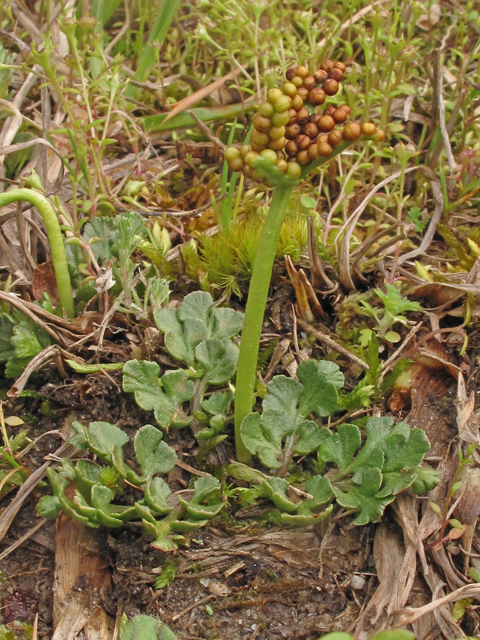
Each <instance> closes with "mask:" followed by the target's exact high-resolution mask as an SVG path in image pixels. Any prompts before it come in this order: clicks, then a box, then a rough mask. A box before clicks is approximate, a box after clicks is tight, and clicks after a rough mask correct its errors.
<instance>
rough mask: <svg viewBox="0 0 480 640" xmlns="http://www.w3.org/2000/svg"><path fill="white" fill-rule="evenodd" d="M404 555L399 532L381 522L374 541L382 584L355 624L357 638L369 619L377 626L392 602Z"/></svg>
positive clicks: (362, 633) (361, 633)
mask: <svg viewBox="0 0 480 640" xmlns="http://www.w3.org/2000/svg"><path fill="white" fill-rule="evenodd" d="M404 555H405V550H404V549H403V544H402V541H401V538H400V536H399V534H398V533H396V532H394V531H393V530H392V528H391V527H389V526H388V525H385V524H380V525H379V526H378V528H377V530H376V532H375V540H374V543H373V556H374V559H375V568H376V571H377V576H378V581H379V583H380V584H379V587H378V588H377V590H376V591H375V594H374V595H373V597H372V599H371V600H370V602H369V603H368V605H367V606H366V607H365V609H364V611H363V613H362V614H361V616H360V617H359V619H358V620H357V622H356V624H355V637H356V638H359V637H363V635H364V631H363V629H364V626H366V625H365V623H366V622H367V620H370V622H371V624H372V625H373V626H375V628H377V625H376V623H377V622H378V620H379V619H380V617H381V616H382V614H383V613H384V611H385V610H386V609H387V607H388V605H389V603H391V602H392V599H393V596H394V593H395V590H396V584H397V580H398V575H399V572H400V570H401V568H402V563H403V560H404ZM382 626H383V625H382Z"/></svg>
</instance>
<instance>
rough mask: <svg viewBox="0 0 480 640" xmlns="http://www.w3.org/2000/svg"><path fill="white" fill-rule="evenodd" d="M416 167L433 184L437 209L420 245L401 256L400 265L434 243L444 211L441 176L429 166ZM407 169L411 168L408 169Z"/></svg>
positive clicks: (398, 263) (422, 252) (419, 254)
mask: <svg viewBox="0 0 480 640" xmlns="http://www.w3.org/2000/svg"><path fill="white" fill-rule="evenodd" d="M416 169H417V171H418V172H419V173H421V174H422V175H423V176H424V177H425V178H427V180H429V181H430V184H431V185H432V195H433V199H434V200H435V209H434V211H433V214H432V217H431V218H430V223H429V225H428V227H427V230H426V232H425V235H424V236H423V239H422V242H421V243H420V246H419V247H418V248H417V249H414V250H413V251H409V252H408V253H406V254H405V255H403V256H400V257H399V258H398V260H397V265H398V266H400V265H402V264H403V263H404V262H406V261H407V260H413V258H416V257H417V256H421V255H423V254H424V253H425V252H426V251H427V249H428V247H429V246H430V244H431V243H432V240H433V236H434V235H435V232H436V230H437V224H438V223H439V222H440V218H441V217H442V213H443V205H444V201H443V193H442V186H441V183H440V179H439V177H438V176H437V174H436V173H434V172H433V171H432V170H431V169H430V168H429V167H425V166H423V165H421V166H419V167H416ZM407 171H409V170H408V169H407ZM407 171H405V173H407Z"/></svg>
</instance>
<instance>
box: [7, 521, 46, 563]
mask: <svg viewBox="0 0 480 640" xmlns="http://www.w3.org/2000/svg"><path fill="white" fill-rule="evenodd" d="M46 522H48V520H47V519H46V518H42V519H41V520H40V522H37V524H36V525H35V526H34V527H32V528H31V529H29V530H28V531H27V533H25V534H24V535H23V536H22V537H21V538H18V540H15V542H14V543H13V544H11V545H10V546H9V547H8V548H7V549H5V551H2V553H0V562H1V561H2V560H3V559H4V558H6V557H7V556H9V555H10V554H11V553H12V551H15V549H17V548H18V547H21V546H22V544H23V543H24V542H26V541H27V540H28V539H29V538H30V537H31V536H33V535H34V534H35V533H36V532H37V531H38V530H39V529H41V528H42V527H43V525H44V524H45V523H46Z"/></svg>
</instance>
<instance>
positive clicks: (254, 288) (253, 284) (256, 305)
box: [235, 184, 294, 464]
mask: <svg viewBox="0 0 480 640" xmlns="http://www.w3.org/2000/svg"><path fill="white" fill-rule="evenodd" d="M293 187H294V184H287V185H279V186H277V187H275V189H274V191H273V198H272V202H271V204H270V209H269V211H268V214H267V219H266V220H265V224H264V225H263V229H262V233H261V236H260V240H259V243H258V248H257V252H256V256H255V262H254V265H253V273H252V279H251V281H250V289H249V292H248V300H247V306H246V309H245V322H244V325H243V330H242V339H241V342H240V355H239V358H238V366H237V378H236V394H235V441H236V446H237V460H238V462H243V463H245V464H248V463H249V461H250V454H249V452H248V451H247V449H246V448H245V446H244V444H243V442H242V439H241V437H240V425H241V424H242V420H243V419H244V418H245V416H246V415H248V414H249V413H250V412H251V410H252V406H253V398H254V395H253V394H254V386H255V375H256V372H257V359H258V350H259V345H260V336H261V334H262V324H263V316H264V313H265V306H266V304H267V296H268V289H269V287H270V279H271V277H272V269H273V261H274V260H275V254H276V251H277V243H278V238H279V236H280V230H281V228H282V224H283V220H284V218H285V214H286V212H287V206H288V202H289V200H290V196H291V194H292V190H293Z"/></svg>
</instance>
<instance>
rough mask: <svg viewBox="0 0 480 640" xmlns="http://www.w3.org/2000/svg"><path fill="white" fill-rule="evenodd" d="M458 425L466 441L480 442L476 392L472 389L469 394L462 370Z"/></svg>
mask: <svg viewBox="0 0 480 640" xmlns="http://www.w3.org/2000/svg"><path fill="white" fill-rule="evenodd" d="M457 427H458V433H459V435H460V438H461V439H462V440H463V441H464V442H468V443H470V442H476V443H477V444H479V443H480V436H479V429H480V424H479V422H478V418H477V416H476V414H475V392H474V391H472V393H471V394H470V396H468V394H467V388H466V386H465V380H464V378H463V374H462V373H461V372H459V374H458V389H457Z"/></svg>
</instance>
